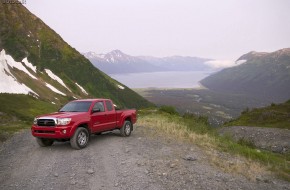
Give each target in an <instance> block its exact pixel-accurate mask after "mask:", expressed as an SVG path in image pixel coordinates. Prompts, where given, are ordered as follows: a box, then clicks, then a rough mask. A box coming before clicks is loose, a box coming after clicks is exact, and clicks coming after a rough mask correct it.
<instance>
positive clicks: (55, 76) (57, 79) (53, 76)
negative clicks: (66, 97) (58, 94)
mask: <svg viewBox="0 0 290 190" xmlns="http://www.w3.org/2000/svg"><path fill="white" fill-rule="evenodd" d="M44 70H45V72H46V73H47V74H48V76H49V77H50V78H52V79H53V80H56V81H57V82H58V83H59V84H61V85H62V86H63V87H65V88H66V89H68V91H70V92H71V90H70V89H69V88H68V87H67V86H66V85H65V84H64V82H63V80H61V78H59V77H58V76H57V75H55V74H54V73H53V72H52V71H51V70H49V69H44Z"/></svg>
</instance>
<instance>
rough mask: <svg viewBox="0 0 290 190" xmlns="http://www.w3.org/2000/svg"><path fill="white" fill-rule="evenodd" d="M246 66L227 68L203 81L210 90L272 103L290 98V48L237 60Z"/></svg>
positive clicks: (254, 53) (250, 55)
mask: <svg viewBox="0 0 290 190" xmlns="http://www.w3.org/2000/svg"><path fill="white" fill-rule="evenodd" d="M241 60H244V63H243V64H241V65H237V66H235V67H231V68H226V69H224V70H222V71H220V72H217V73H215V74H213V75H211V76H208V77H207V78H205V79H203V80H201V84H202V85H203V86H205V87H207V88H209V89H212V90H215V91H220V92H226V93H236V94H246V95H250V96H254V97H259V98H262V99H265V100H268V101H269V102H277V103H280V102H283V101H286V100H288V99H289V98H290V87H289V84H290V48H284V49H280V50H277V51H275V52H271V53H265V52H262V53H260V52H253V51H252V52H249V53H247V54H244V55H242V56H241V57H240V58H239V59H238V60H237V61H241Z"/></svg>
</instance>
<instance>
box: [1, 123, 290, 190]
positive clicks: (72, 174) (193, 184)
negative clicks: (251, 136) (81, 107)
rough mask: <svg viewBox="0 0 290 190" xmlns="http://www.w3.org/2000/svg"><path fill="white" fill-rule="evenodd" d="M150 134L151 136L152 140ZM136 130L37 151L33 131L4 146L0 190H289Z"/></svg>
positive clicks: (287, 185) (195, 150)
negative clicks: (84, 143)
mask: <svg viewBox="0 0 290 190" xmlns="http://www.w3.org/2000/svg"><path fill="white" fill-rule="evenodd" d="M149 134H150V135H149ZM152 134H154V130H153V131H152V129H149V128H146V127H142V126H137V127H136V128H135V130H134V131H133V133H132V135H131V136H130V137H127V138H125V137H121V136H120V135H119V131H115V132H109V133H106V134H102V135H97V136H94V135H93V136H91V139H90V142H89V145H88V147H87V148H85V149H82V150H73V149H71V147H70V144H69V143H55V144H54V145H53V146H51V147H39V146H38V145H37V143H36V141H35V139H34V137H32V136H31V134H30V131H23V132H21V133H18V134H16V135H14V136H13V137H12V138H11V139H10V140H8V141H6V142H5V143H3V144H2V145H1V146H0V189H1V190H6V189H13V190H14V189H21V190H26V189H27V190H34V189H37V190H38V189H62V190H65V189H70V190H71V189H92V190H101V189H103V190H114V189H116V190H118V189H122V190H123V189H128V190H129V189H130V190H131V189H132V190H138V189H140V190H141V189H142V190H143V189H148V190H155V189H156V190H157V189H161V190H163V189H164V190H165V189H166V190H167V189H169V190H171V189H172V190H173V189H174V190H175V189H263V190H264V189H269V190H270V189H271V190H272V189H290V183H288V182H285V181H281V180H278V179H275V178H267V180H264V179H265V178H263V177H261V178H259V179H258V180H254V181H252V180H248V179H247V178H246V177H244V176H240V175H237V174H231V173H225V172H223V171H222V170H220V169H219V168H218V167H216V166H214V165H212V164H210V163H209V160H208V158H207V156H206V155H205V154H204V153H203V151H202V150H201V149H200V148H198V147H196V146H194V145H189V144H185V143H182V142H177V141H174V140H170V139H166V138H155V137H152Z"/></svg>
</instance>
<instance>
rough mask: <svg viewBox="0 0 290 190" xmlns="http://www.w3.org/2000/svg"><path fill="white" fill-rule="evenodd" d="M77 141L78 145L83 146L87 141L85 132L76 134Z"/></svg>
mask: <svg viewBox="0 0 290 190" xmlns="http://www.w3.org/2000/svg"><path fill="white" fill-rule="evenodd" d="M78 143H79V145H80V146H84V145H85V144H86V143H87V135H86V133H85V132H83V131H82V132H80V133H79V135H78Z"/></svg>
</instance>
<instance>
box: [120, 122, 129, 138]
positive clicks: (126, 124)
mask: <svg viewBox="0 0 290 190" xmlns="http://www.w3.org/2000/svg"><path fill="white" fill-rule="evenodd" d="M131 129H132V123H131V122H130V121H125V122H124V125H123V127H122V128H121V129H120V133H121V135H122V136H123V137H128V136H130V135H131Z"/></svg>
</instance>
